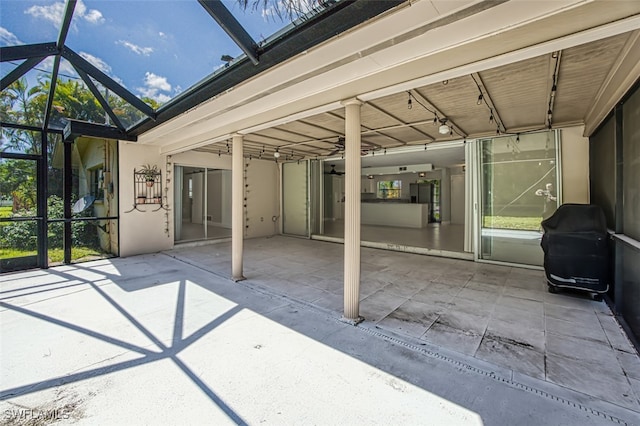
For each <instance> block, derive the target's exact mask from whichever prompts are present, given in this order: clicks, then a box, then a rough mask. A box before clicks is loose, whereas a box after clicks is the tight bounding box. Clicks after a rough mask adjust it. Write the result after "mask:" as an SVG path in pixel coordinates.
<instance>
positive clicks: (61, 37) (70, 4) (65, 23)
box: [56, 0, 77, 52]
mask: <svg viewBox="0 0 640 426" xmlns="http://www.w3.org/2000/svg"><path fill="white" fill-rule="evenodd" d="M76 3H77V0H67V6H66V7H65V10H64V17H63V18H62V25H61V26H60V32H59V33H58V43H57V44H56V47H57V48H58V52H61V51H62V47H63V46H64V44H65V42H66V41H67V34H68V33H69V27H70V26H71V19H72V18H73V11H74V10H75V8H76Z"/></svg>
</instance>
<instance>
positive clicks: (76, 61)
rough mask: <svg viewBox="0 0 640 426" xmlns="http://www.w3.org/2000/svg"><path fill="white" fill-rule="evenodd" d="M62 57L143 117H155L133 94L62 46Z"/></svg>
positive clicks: (149, 108) (147, 106)
mask: <svg viewBox="0 0 640 426" xmlns="http://www.w3.org/2000/svg"><path fill="white" fill-rule="evenodd" d="M62 56H63V57H64V58H65V59H67V60H68V61H69V62H71V64H72V65H73V67H74V68H75V69H76V70H77V69H78V68H79V69H81V70H82V71H84V72H86V73H87V74H89V75H90V76H91V77H93V78H95V79H96V80H98V81H99V82H100V83H101V84H102V85H103V86H105V87H106V88H108V89H109V90H111V91H112V92H114V93H115V94H116V95H118V96H120V97H121V98H122V99H124V100H125V101H127V102H129V103H130V104H131V105H133V106H134V107H135V108H136V109H138V110H139V111H140V112H142V113H143V114H144V115H146V116H148V117H151V118H153V117H155V112H154V111H153V108H151V107H150V106H149V105H147V104H146V103H144V102H143V101H141V100H140V99H139V98H138V97H137V96H135V95H134V94H133V93H131V92H129V91H128V90H127V89H125V88H124V87H122V86H121V85H119V84H118V83H116V82H115V81H114V80H113V79H112V78H111V77H109V76H108V75H106V74H105V73H103V72H102V71H100V70H99V69H98V68H97V67H95V66H94V65H92V64H91V63H90V62H89V61H87V60H86V59H84V58H83V57H82V56H80V55H78V54H77V53H76V52H74V51H73V50H71V49H69V48H68V47H67V46H64V47H63V48H62Z"/></svg>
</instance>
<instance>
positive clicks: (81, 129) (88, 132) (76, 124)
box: [69, 120, 138, 142]
mask: <svg viewBox="0 0 640 426" xmlns="http://www.w3.org/2000/svg"><path fill="white" fill-rule="evenodd" d="M69 124H70V125H71V134H72V135H75V136H76V137H78V136H88V137H94V138H101V139H115V140H122V141H129V142H136V141H137V140H138V138H137V137H136V136H131V135H128V134H127V133H126V132H123V131H122V130H120V129H118V128H117V127H114V126H108V125H104V124H96V123H89V122H88V121H79V120H69Z"/></svg>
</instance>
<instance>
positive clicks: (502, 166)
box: [478, 131, 560, 266]
mask: <svg viewBox="0 0 640 426" xmlns="http://www.w3.org/2000/svg"><path fill="white" fill-rule="evenodd" d="M556 147H557V143H556V132H554V131H547V132H540V133H532V134H524V135H520V136H505V137H497V138H493V139H485V140H481V141H480V143H479V149H480V206H481V208H480V250H479V253H478V256H479V258H481V259H485V260H494V261H501V262H510V263H519V264H527V265H538V266H541V265H542V263H543V252H542V248H541V247H540V239H541V237H542V229H541V226H540V222H541V221H542V220H543V219H544V218H546V217H548V216H550V215H551V214H553V212H554V211H555V209H556V208H557V206H558V205H559V204H560V196H559V194H558V191H557V189H558V174H559V173H558V172H559V170H558V167H557V164H558V161H557V160H558V159H557V149H556Z"/></svg>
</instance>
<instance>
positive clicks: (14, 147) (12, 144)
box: [0, 127, 42, 154]
mask: <svg viewBox="0 0 640 426" xmlns="http://www.w3.org/2000/svg"><path fill="white" fill-rule="evenodd" d="M41 143H42V142H41V137H40V132H34V131H31V130H21V129H13V128H11V127H2V133H0V152H7V153H16V154H40V151H41V149H40V147H41Z"/></svg>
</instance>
